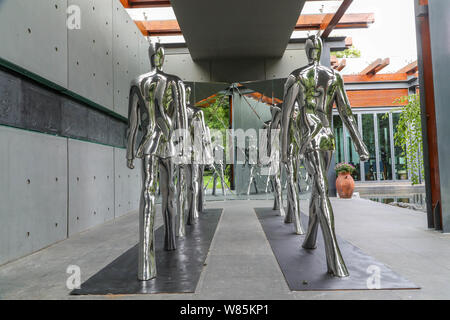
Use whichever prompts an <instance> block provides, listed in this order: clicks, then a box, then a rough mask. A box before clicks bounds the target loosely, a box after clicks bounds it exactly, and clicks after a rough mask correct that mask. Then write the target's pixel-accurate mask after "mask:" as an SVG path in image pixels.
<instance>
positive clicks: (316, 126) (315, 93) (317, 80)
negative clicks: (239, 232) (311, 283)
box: [281, 36, 369, 277]
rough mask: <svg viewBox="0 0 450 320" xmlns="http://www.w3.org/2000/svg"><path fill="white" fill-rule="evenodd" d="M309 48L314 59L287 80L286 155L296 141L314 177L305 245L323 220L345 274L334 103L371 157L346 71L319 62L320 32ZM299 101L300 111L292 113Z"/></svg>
mask: <svg viewBox="0 0 450 320" xmlns="http://www.w3.org/2000/svg"><path fill="white" fill-rule="evenodd" d="M305 51H306V55H307V58H308V61H309V64H308V65H307V66H305V67H302V68H300V69H297V70H295V71H293V72H292V73H291V74H290V75H289V77H288V79H287V81H286V84H285V92H284V104H283V108H282V125H281V130H282V132H281V149H282V161H283V162H284V163H289V154H290V152H289V151H290V150H289V149H290V146H291V144H293V145H294V146H295V148H296V149H298V151H296V152H298V154H300V155H303V156H304V161H305V166H306V169H307V171H308V173H309V174H310V175H311V177H312V180H313V181H312V191H311V199H310V205H309V224H308V231H307V233H306V236H305V240H304V242H303V248H305V249H314V248H315V247H316V239H317V231H318V230H317V229H318V227H319V224H320V226H321V229H322V233H323V237H324V241H325V251H326V259H327V267H328V272H329V273H331V274H332V275H334V276H337V277H345V276H348V275H349V273H348V270H347V267H346V265H345V263H344V260H343V258H342V255H341V252H340V250H339V246H338V243H337V240H336V235H335V230H334V216H333V209H332V207H331V203H330V200H329V199H328V179H327V173H328V168H329V166H330V162H331V159H332V155H333V152H334V150H335V138H334V135H333V130H332V128H331V120H332V111H333V104H334V103H336V106H337V110H338V112H339V115H340V117H341V118H342V121H343V123H344V124H345V126H346V127H347V129H348V131H349V133H350V136H351V137H352V140H353V142H354V144H355V148H356V150H357V152H358V154H359V156H360V160H361V161H367V160H368V157H369V153H368V151H367V147H366V146H365V144H364V142H363V140H362V138H361V136H360V134H359V132H358V128H357V125H356V120H355V118H354V116H353V114H352V111H351V107H350V103H349V101H348V98H347V94H346V92H345V88H344V80H343V79H342V76H341V75H340V74H339V72H337V71H336V70H333V69H330V68H328V67H325V66H323V65H321V64H320V56H321V52H322V40H321V39H320V38H319V37H318V36H310V37H309V38H308V39H307V41H306V44H305ZM296 104H298V110H299V114H298V116H297V117H295V116H294V117H293V110H294V109H295V105H296ZM295 125H296V126H295Z"/></svg>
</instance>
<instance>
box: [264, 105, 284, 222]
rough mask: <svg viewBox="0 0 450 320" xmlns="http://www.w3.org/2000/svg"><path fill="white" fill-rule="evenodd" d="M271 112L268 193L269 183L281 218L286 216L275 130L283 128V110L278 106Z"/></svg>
mask: <svg viewBox="0 0 450 320" xmlns="http://www.w3.org/2000/svg"><path fill="white" fill-rule="evenodd" d="M270 112H271V115H272V118H271V120H270V121H269V122H268V123H267V125H266V129H268V131H267V154H268V156H269V159H270V160H269V165H270V168H269V175H268V177H267V183H266V192H267V189H268V186H269V182H270V184H271V186H272V191H273V197H274V201H273V210H279V211H280V216H282V217H284V216H285V215H286V213H285V211H284V206H283V193H282V186H281V162H280V148H279V146H280V143H279V140H280V136H279V135H276V134H275V132H276V131H275V130H280V126H281V108H280V107H278V106H271V108H270Z"/></svg>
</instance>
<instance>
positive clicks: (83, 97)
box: [0, 0, 149, 264]
mask: <svg viewBox="0 0 450 320" xmlns="http://www.w3.org/2000/svg"><path fill="white" fill-rule="evenodd" d="M78 8H79V9H80V11H79V13H80V28H79V29H77V28H75V29H70V28H67V24H66V23H67V20H68V18H69V17H70V18H73V17H74V16H73V15H74V14H75V15H76V13H77V10H78ZM68 9H69V10H68ZM74 10H75V11H74ZM0 43H1V45H0V65H1V66H2V70H0V76H1V77H0V124H3V125H5V126H1V125H0V264H4V263H7V262H8V261H11V260H13V259H17V258H19V257H22V256H24V255H26V254H29V253H32V252H34V251H36V250H39V249H42V248H44V247H46V246H48V245H51V244H53V243H55V242H57V241H60V240H63V239H65V238H67V237H69V236H71V235H73V234H76V233H78V232H81V231H85V230H87V229H90V228H92V227H95V226H97V225H100V224H102V223H104V222H106V221H110V220H112V219H114V218H116V217H118V216H121V215H123V214H126V213H128V212H130V211H133V210H136V209H137V208H138V206H139V190H140V186H141V182H140V169H139V167H137V168H136V169H135V170H133V171H131V170H129V169H128V168H126V161H125V150H124V149H122V148H117V147H118V146H122V145H123V133H124V122H126V117H127V112H128V92H129V86H130V82H131V80H132V79H133V78H134V77H135V76H137V75H139V74H141V73H143V72H147V71H148V70H149V62H148V53H147V49H148V43H147V41H146V39H145V38H144V37H143V36H142V34H141V33H140V32H139V30H138V28H137V27H136V25H135V24H134V22H133V21H132V20H131V19H130V18H129V16H128V14H127V13H126V11H125V9H124V8H123V7H122V5H121V3H120V1H119V0H90V1H86V0H51V1H50V0H40V1H30V0H0ZM19 75H20V76H19ZM20 77H23V78H20ZM67 95H69V96H70V98H68V97H67ZM95 109H99V110H95ZM13 127H14V128H13ZM19 128H20V129H19ZM33 131H39V133H38V132H33ZM73 138H79V139H83V140H87V141H81V140H76V139H73ZM137 164H139V163H137Z"/></svg>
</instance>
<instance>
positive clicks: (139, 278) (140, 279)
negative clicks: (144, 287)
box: [138, 272, 156, 281]
mask: <svg viewBox="0 0 450 320" xmlns="http://www.w3.org/2000/svg"><path fill="white" fill-rule="evenodd" d="M154 278H156V272H155V273H154V274H151V275H148V276H138V280H139V281H148V280H152V279H154Z"/></svg>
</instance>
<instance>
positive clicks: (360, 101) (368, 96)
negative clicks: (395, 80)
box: [347, 89, 408, 108]
mask: <svg viewBox="0 0 450 320" xmlns="http://www.w3.org/2000/svg"><path fill="white" fill-rule="evenodd" d="M407 95H408V89H386V90H347V96H348V99H349V100H350V105H351V106H352V108H358V107H390V106H397V107H399V106H400V105H399V104H398V103H396V102H394V101H395V100H397V99H398V98H400V97H403V96H407Z"/></svg>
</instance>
